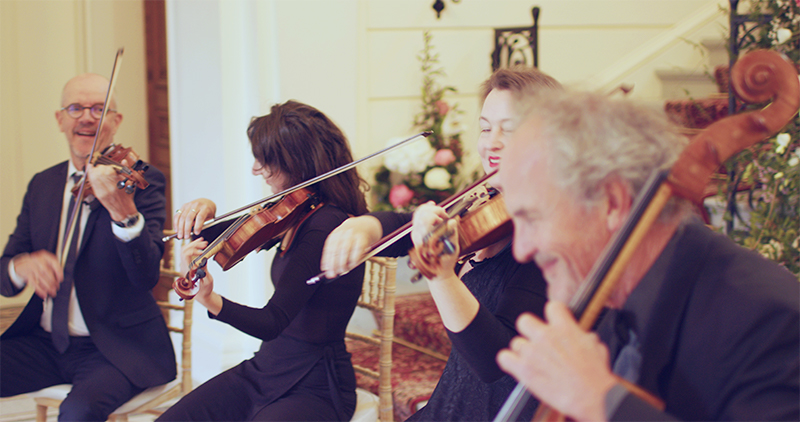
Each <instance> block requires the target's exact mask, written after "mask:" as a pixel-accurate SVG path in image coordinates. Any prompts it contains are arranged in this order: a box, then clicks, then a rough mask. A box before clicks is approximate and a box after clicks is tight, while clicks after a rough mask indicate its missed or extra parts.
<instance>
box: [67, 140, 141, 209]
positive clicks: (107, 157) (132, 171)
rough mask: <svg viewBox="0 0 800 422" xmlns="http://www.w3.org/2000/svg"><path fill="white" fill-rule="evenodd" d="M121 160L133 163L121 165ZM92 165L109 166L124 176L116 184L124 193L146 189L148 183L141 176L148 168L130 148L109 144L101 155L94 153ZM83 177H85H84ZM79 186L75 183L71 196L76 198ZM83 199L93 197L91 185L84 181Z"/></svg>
mask: <svg viewBox="0 0 800 422" xmlns="http://www.w3.org/2000/svg"><path fill="white" fill-rule="evenodd" d="M122 160H127V162H128V163H133V165H132V166H130V167H129V166H124V165H122ZM91 163H92V165H97V164H103V165H109V166H112V167H113V168H114V170H116V171H117V173H119V174H121V175H123V176H125V180H120V181H119V182H118V183H117V188H119V189H125V192H127V193H129V194H131V193H133V192H134V190H135V189H136V188H139V189H146V188H147V187H148V186H150V183H149V182H148V181H147V180H146V179H145V178H144V176H143V175H142V174H143V173H144V172H145V171H147V169H148V168H149V167H150V166H149V165H148V164H146V163H145V162H144V161H142V160H141V159H140V158H139V156H138V155H137V154H136V153H135V152H133V149H132V148H125V147H123V146H122V145H115V144H111V145H109V146H108V147H106V149H104V150H103V152H102V153H99V152H95V153H94V156H93V157H92V160H91ZM84 177H85V176H84ZM80 188H81V186H80V184H79V183H76V184H75V186H74V187H73V188H72V194H73V195H74V196H75V197H77V196H78V192H79V191H80ZM83 196H84V198H88V197H90V196H94V191H93V190H92V184H91V182H89V180H86V186H85V187H84V192H83Z"/></svg>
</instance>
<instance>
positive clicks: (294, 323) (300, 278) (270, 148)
mask: <svg viewBox="0 0 800 422" xmlns="http://www.w3.org/2000/svg"><path fill="white" fill-rule="evenodd" d="M247 136H248V137H249V138H250V144H251V146H252V151H253V156H254V157H255V163H254V165H253V174H254V175H259V176H262V177H264V180H265V182H266V183H267V185H269V186H270V187H271V188H272V190H273V191H274V192H280V191H283V190H285V189H286V188H289V187H292V186H294V185H296V184H298V183H300V182H303V181H305V180H308V179H311V178H313V177H315V176H317V175H319V174H323V173H325V172H327V171H330V170H333V169H334V168H337V167H340V166H342V165H345V164H348V163H350V162H352V161H353V160H352V156H351V154H350V149H349V147H348V144H347V140H346V139H345V137H344V135H343V134H342V132H341V131H340V130H339V128H337V127H336V125H335V124H333V123H332V122H331V121H330V119H328V118H327V117H326V116H325V115H324V114H322V113H321V112H320V111H318V110H317V109H315V108H313V107H311V106H308V105H305V104H302V103H298V102H295V101H288V102H286V103H284V104H279V105H275V106H273V107H272V110H271V111H270V114H268V115H266V116H262V117H258V118H254V119H253V120H252V121H251V122H250V126H249V127H248V129H247ZM363 184H364V181H363V180H362V179H361V178H360V177H359V176H358V173H357V172H356V170H355V169H352V170H349V171H347V172H344V173H342V174H340V175H338V176H334V177H331V178H329V179H327V180H325V181H322V182H319V183H317V184H314V185H312V186H309V187H308V189H309V190H311V191H312V192H313V193H314V200H315V201H316V202H317V203H318V204H317V205H316V206H315V208H314V209H313V211H311V212H309V214H307V215H306V217H305V218H304V219H303V221H302V222H300V223H299V224H297V225H296V226H295V227H293V228H292V229H290V230H289V233H287V235H285V236H284V237H283V239H282V241H281V242H280V245H279V250H278V252H277V253H276V255H275V258H274V259H273V261H272V270H271V276H272V277H271V278H272V283H273V285H274V287H275V293H274V294H273V295H272V297H271V298H270V300H269V301H268V302H267V304H266V305H265V306H264V307H261V308H251V307H248V306H245V305H240V304H238V303H235V302H232V301H230V300H228V299H225V298H224V297H222V296H220V295H219V294H217V293H215V292H214V291H213V287H214V280H213V278H212V277H211V275H207V276H206V277H205V278H203V279H201V280H200V282H199V292H198V293H197V296H195V299H196V300H197V301H198V302H199V303H200V304H202V305H203V306H205V307H206V308H207V309H208V313H209V316H210V317H211V318H214V319H217V320H219V321H222V322H225V323H227V324H230V325H231V326H233V327H234V328H236V329H238V330H240V331H242V332H244V333H246V334H249V335H251V336H254V337H257V338H259V339H261V340H262V341H263V343H262V344H261V348H260V349H259V350H258V352H256V354H255V356H253V358H251V359H248V360H245V361H244V362H242V363H240V364H239V365H237V366H235V367H233V368H231V369H229V370H227V371H225V372H223V373H221V374H220V375H217V376H216V377H214V378H213V379H211V380H209V381H207V382H205V383H204V384H203V385H201V386H199V387H198V388H196V389H195V390H193V391H192V392H191V393H189V394H188V395H186V396H185V397H183V398H182V399H181V400H180V401H179V402H178V403H177V404H175V405H174V406H173V407H172V408H170V409H169V410H167V412H166V413H164V414H163V415H162V416H161V417H160V418H159V420H165V421H167V420H174V421H188V420H198V421H199V420H202V421H207V420H225V421H233V420H274V421H287V420H308V421H311V420H313V421H323V420H349V419H350V418H351V417H352V415H353V412H354V410H355V406H356V393H355V373H354V371H353V366H352V364H351V363H350V354H349V353H347V350H346V349H345V344H344V332H345V328H346V326H347V322H348V321H349V320H350V316H351V315H352V313H353V310H354V309H355V306H356V301H357V300H358V296H359V295H360V293H361V283H362V279H363V276H364V271H363V267H361V268H359V269H358V270H357V271H353V272H351V273H350V274H348V275H346V276H345V277H342V279H341V280H339V282H337V283H331V284H319V285H315V286H309V285H307V284H306V282H305V281H306V280H307V279H309V278H311V277H313V276H315V275H317V274H318V273H319V272H320V267H319V262H320V258H321V256H322V245H323V243H324V242H325V238H326V237H327V235H328V234H329V233H330V232H331V231H332V230H333V229H334V228H335V227H336V226H338V225H339V224H340V223H341V222H343V221H344V220H345V219H347V217H348V215H360V214H364V213H365V212H366V211H367V209H366V202H365V199H364V193H363V190H362V189H361V187H362V185H363ZM215 212H216V206H215V204H214V203H213V202H211V201H210V200H208V199H198V200H195V201H192V202H189V203H187V204H185V205H183V206H182V207H181V208H180V209H179V210H178V211H177V212H176V213H175V216H174V217H173V222H174V227H176V231H177V234H178V237H179V238H183V237H185V236H188V235H189V234H190V233H191V232H192V231H194V233H200V230H201V229H202V226H203V222H204V221H205V220H206V219H207V218H210V217H213V216H214V214H215ZM207 245H208V242H207V241H206V240H204V239H202V238H198V239H196V240H194V241H193V242H191V243H189V244H188V245H186V246H185V247H184V249H183V251H182V253H181V255H182V256H181V260H182V264H183V266H184V268H183V269H184V270H186V269H188V265H189V262H190V261H191V259H192V258H193V257H195V256H197V255H198V254H199V252H200V251H201V250H202V249H203V248H205V247H206V246H207Z"/></svg>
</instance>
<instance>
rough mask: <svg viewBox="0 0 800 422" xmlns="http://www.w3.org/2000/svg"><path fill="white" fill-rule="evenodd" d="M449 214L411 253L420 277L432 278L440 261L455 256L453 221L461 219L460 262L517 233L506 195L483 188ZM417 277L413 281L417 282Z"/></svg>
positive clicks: (411, 260) (459, 227) (459, 231)
mask: <svg viewBox="0 0 800 422" xmlns="http://www.w3.org/2000/svg"><path fill="white" fill-rule="evenodd" d="M452 208H453V209H452V210H448V217H449V218H447V219H445V220H444V221H441V222H440V223H439V224H437V225H436V226H435V227H433V229H432V230H431V232H430V233H428V234H427V235H426V236H425V238H424V239H423V244H422V245H420V246H419V247H415V248H412V249H411V250H409V251H408V255H409V258H410V263H409V266H413V268H416V269H417V270H419V274H420V275H423V276H425V277H427V278H433V277H434V276H435V273H434V272H433V269H434V268H436V267H438V265H439V257H441V256H442V255H451V254H453V253H455V251H456V248H455V245H453V244H452V242H451V241H450V237H451V236H452V235H453V234H455V233H452V232H450V230H449V229H448V224H447V223H448V221H449V220H450V219H453V218H456V219H458V225H457V230H458V251H459V258H461V259H464V257H467V256H470V255H472V254H474V253H475V252H476V251H479V250H481V249H483V248H485V247H487V246H490V245H492V244H494V243H496V242H499V241H500V240H502V239H504V238H506V237H508V236H510V235H511V234H512V233H513V231H514V225H513V223H512V222H511V216H510V215H508V211H506V205H505V201H504V200H503V195H502V194H501V193H500V191H498V190H497V189H494V188H488V189H487V188H482V189H480V191H479V192H477V193H476V194H473V195H472V197H471V198H467V199H465V200H462V204H458V205H456V206H453V207H452ZM418 279H419V277H417V276H415V277H413V278H412V281H416V280H418Z"/></svg>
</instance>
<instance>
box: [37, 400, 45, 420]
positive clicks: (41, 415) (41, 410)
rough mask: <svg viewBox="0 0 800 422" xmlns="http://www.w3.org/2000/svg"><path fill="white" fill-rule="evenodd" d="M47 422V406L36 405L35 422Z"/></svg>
mask: <svg viewBox="0 0 800 422" xmlns="http://www.w3.org/2000/svg"><path fill="white" fill-rule="evenodd" d="M46 421H47V406H42V405H41V404H37V405H36V422H46Z"/></svg>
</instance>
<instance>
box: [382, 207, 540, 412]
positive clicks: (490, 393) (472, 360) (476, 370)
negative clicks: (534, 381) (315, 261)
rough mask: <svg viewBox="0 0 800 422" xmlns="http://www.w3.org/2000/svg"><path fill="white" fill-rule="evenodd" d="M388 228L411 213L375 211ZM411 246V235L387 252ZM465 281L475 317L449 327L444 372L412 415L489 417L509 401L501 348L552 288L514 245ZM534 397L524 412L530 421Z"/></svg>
mask: <svg viewBox="0 0 800 422" xmlns="http://www.w3.org/2000/svg"><path fill="white" fill-rule="evenodd" d="M373 215H374V216H375V217H377V218H378V219H379V220H380V221H381V224H382V225H383V230H384V233H388V232H391V231H392V230H394V229H395V228H397V227H400V226H402V225H403V224H404V223H405V222H407V221H409V220H410V218H411V215H410V214H396V213H374V214H373ZM411 246H412V244H411V240H410V238H409V237H406V238H404V239H403V240H401V241H399V242H397V243H396V244H395V245H393V246H392V247H391V248H388V249H387V250H386V251H385V253H386V254H391V255H394V254H402V253H404V251H407V250H408V249H409V248H410V247H411ZM472 265H473V268H472V269H471V270H470V271H469V272H467V273H466V274H464V276H463V277H462V279H461V280H462V281H463V282H464V285H465V286H467V288H468V289H469V290H470V292H471V293H472V294H473V296H475V298H476V299H477V300H478V302H479V303H480V308H479V310H478V314H477V315H476V316H475V319H473V320H472V322H471V323H470V324H469V325H468V326H467V328H465V329H464V330H463V331H461V332H459V333H453V332H451V331H449V330H447V334H448V336H449V337H450V340H451V342H452V343H453V348H452V349H451V352H450V357H449V358H448V361H447V365H446V366H445V368H444V372H443V373H442V377H441V378H440V379H439V383H438V384H436V388H435V389H434V391H433V394H432V395H431V398H430V400H428V403H427V404H426V405H425V407H423V408H422V409H420V411H419V412H417V413H415V414H414V415H412V416H411V417H410V418H409V419H408V420H413V421H489V420H492V419H493V418H494V417H495V416H496V415H497V412H498V411H499V410H500V407H501V406H502V405H503V403H504V402H505V400H506V398H507V397H508V395H509V394H510V393H511V390H513V389H514V387H515V386H516V384H517V383H516V381H515V380H514V379H513V378H512V377H511V376H510V375H507V374H505V373H504V372H503V371H502V370H501V369H500V367H499V366H497V362H496V361H495V356H496V355H497V353H498V352H499V351H500V350H501V349H503V348H505V347H507V346H508V343H509V342H510V341H511V338H512V337H514V336H515V335H517V332H516V329H515V326H514V324H515V323H516V320H517V317H518V316H519V315H520V314H521V313H523V312H531V313H533V314H536V315H538V316H540V317H541V316H542V313H543V310H544V304H545V302H546V301H547V287H546V283H545V280H544V278H543V277H542V273H541V271H540V270H539V267H537V266H536V265H535V264H519V263H517V262H516V261H515V260H514V257H513V255H512V253H511V245H510V244H509V245H508V246H506V247H505V248H504V249H503V250H502V251H501V252H499V253H498V254H497V255H495V256H493V257H491V258H487V259H485V260H483V261H480V262H474V261H473V262H472ZM535 405H536V404H535V402H534V401H533V400H532V401H531V403H530V404H529V405H528V406H527V407H526V408H525V409H524V411H523V412H522V413H521V414H520V417H519V420H525V421H529V420H531V418H532V416H533V412H534V409H535Z"/></svg>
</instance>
